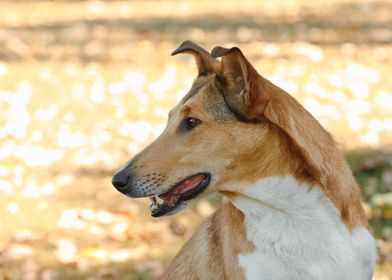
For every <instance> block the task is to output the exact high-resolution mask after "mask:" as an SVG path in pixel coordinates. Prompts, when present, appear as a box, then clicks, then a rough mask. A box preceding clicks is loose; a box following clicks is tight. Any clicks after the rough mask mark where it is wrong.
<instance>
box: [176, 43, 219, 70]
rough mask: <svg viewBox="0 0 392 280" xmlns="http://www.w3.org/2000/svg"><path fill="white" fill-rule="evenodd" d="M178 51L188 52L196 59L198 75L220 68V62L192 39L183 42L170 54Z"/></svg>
mask: <svg viewBox="0 0 392 280" xmlns="http://www.w3.org/2000/svg"><path fill="white" fill-rule="evenodd" d="M179 53H190V54H192V55H193V56H194V57H195V59H196V64H197V69H198V71H199V76H207V75H210V74H213V73H216V72H217V71H219V70H220V63H219V61H218V60H216V59H214V58H213V57H212V56H211V54H210V53H209V52H207V51H206V50H205V49H203V48H202V47H200V46H199V45H197V44H195V43H193V42H192V41H189V40H187V41H185V42H183V43H182V44H181V45H180V46H179V47H178V48H177V49H176V50H175V51H173V52H172V54H171V55H176V54H179Z"/></svg>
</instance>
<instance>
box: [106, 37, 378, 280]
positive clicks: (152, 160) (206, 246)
mask: <svg viewBox="0 0 392 280" xmlns="http://www.w3.org/2000/svg"><path fill="white" fill-rule="evenodd" d="M180 53H189V54H191V55H193V56H194V57H195V60H196V65H197V69H198V76H197V78H196V79H195V81H194V83H193V85H192V87H191V89H190V90H189V92H188V93H187V94H186V96H185V97H184V98H183V99H182V100H181V101H180V102H179V104H178V105H176V106H175V107H174V108H173V109H172V110H171V111H170V112H169V119H168V123H167V126H166V128H165V130H164V131H163V132H162V134H161V135H160V136H159V137H158V138H157V139H156V140H155V141H154V142H153V143H151V144H150V145H149V146H148V147H146V148H145V149H144V150H143V151H141V152H140V153H139V154H137V155H136V156H135V157H133V159H131V160H130V161H129V162H128V163H127V164H126V165H125V166H124V167H123V168H122V169H120V171H119V172H118V173H116V174H115V175H114V177H113V178H112V184H113V185H114V187H115V188H116V189H117V190H118V191H120V192H121V193H123V194H125V195H126V196H128V197H131V198H139V197H151V200H152V204H151V206H150V210H151V215H152V216H153V217H160V216H164V215H171V214H174V213H176V212H179V211H181V210H182V209H184V208H186V207H187V206H188V205H189V204H190V203H191V202H192V201H194V200H196V199H200V198H202V197H205V196H207V195H209V194H211V193H214V192H219V193H221V194H223V196H224V197H225V198H227V199H226V202H224V203H223V205H222V206H221V207H220V208H219V209H218V210H216V212H215V213H213V214H212V215H211V216H210V217H209V218H208V219H207V220H206V221H204V223H202V225H201V226H200V228H199V229H198V230H197V231H196V233H195V234H194V235H193V236H192V237H191V239H190V240H189V241H188V242H187V243H186V244H185V245H184V246H183V248H182V249H181V250H180V252H179V253H178V254H177V256H176V257H175V258H174V260H173V261H172V263H171V264H170V266H169V268H168V269H167V271H166V272H165V273H164V274H163V276H162V277H161V279H171V280H175V279H182V280H183V279H236V280H237V279H255V280H256V279H267V280H275V279H276V280H277V279H301V280H306V279H323V280H324V279H325V280H334V279H336V280H354V279H359V280H365V279H367V280H368V279H371V277H372V274H373V271H374V266H375V259H376V249H375V248H376V246H375V241H374V239H373V237H372V235H371V234H370V233H369V231H368V230H367V220H366V216H365V213H364V210H363V208H362V206H361V197H360V190H359V188H358V186H357V184H356V182H355V179H354V177H353V175H352V173H351V170H350V168H349V167H348V165H347V163H346V161H345V159H344V157H343V155H342V153H341V152H340V151H339V149H338V147H337V144H336V142H335V141H334V140H333V138H332V136H331V135H330V134H329V133H328V132H327V131H326V130H325V129H324V128H323V127H322V126H321V125H320V124H319V122H318V121H317V120H316V119H315V118H314V117H313V116H312V115H311V114H310V113H309V112H307V111H306V109H305V108H304V107H302V106H301V105H300V104H299V103H298V102H297V101H296V100H295V99H294V98H293V97H291V96H290V95H289V94H288V93H286V92H285V91H284V90H282V89H281V88H279V87H277V86H276V85H274V84H272V83H271V82H270V81H268V80H267V79H265V78H264V77H262V76H261V75H260V74H258V73H257V71H256V70H255V69H254V67H253V66H252V65H251V63H250V62H249V61H248V59H247V58H246V57H245V56H244V54H243V53H242V51H241V50H240V49H239V48H237V47H233V48H230V49H227V48H223V47H215V48H214V49H213V50H212V52H211V53H209V52H208V51H206V50H205V49H203V48H202V47H200V46H199V45H197V44H195V43H193V42H191V41H185V42H184V43H182V44H181V45H180V46H179V47H178V48H177V49H176V50H175V51H174V52H173V53H172V55H176V54H180ZM218 58H220V60H218Z"/></svg>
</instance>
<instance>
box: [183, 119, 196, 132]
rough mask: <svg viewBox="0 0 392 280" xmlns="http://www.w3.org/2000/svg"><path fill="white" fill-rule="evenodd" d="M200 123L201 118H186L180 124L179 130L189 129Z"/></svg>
mask: <svg viewBox="0 0 392 280" xmlns="http://www.w3.org/2000/svg"><path fill="white" fill-rule="evenodd" d="M200 123H201V120H199V119H196V118H186V119H185V120H183V122H182V123H181V125H180V129H181V131H190V130H192V129H194V128H195V127H196V126H198V125H199V124H200Z"/></svg>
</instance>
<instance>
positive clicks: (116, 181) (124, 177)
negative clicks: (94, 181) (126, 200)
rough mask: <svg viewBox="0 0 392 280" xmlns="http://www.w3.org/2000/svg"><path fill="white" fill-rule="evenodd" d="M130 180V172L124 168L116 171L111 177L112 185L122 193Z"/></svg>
mask: <svg viewBox="0 0 392 280" xmlns="http://www.w3.org/2000/svg"><path fill="white" fill-rule="evenodd" d="M131 181H132V177H131V173H130V172H129V171H127V170H124V169H123V170H120V171H119V172H117V173H116V174H115V175H114V176H113V178H112V184H113V186H114V187H115V188H116V189H117V190H118V191H120V192H122V193H125V192H126V190H127V186H128V185H129V183H130V182H131Z"/></svg>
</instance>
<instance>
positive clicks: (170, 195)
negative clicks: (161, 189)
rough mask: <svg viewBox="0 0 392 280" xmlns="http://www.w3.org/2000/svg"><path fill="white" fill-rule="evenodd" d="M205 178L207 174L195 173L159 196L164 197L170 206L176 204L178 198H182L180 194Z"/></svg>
mask: <svg viewBox="0 0 392 280" xmlns="http://www.w3.org/2000/svg"><path fill="white" fill-rule="evenodd" d="M204 178H205V175H203V174H200V175H195V176H193V177H191V178H189V179H187V180H185V181H183V182H181V183H180V184H178V185H176V186H175V187H174V188H173V189H172V190H171V191H169V192H167V193H165V194H163V195H160V196H159V197H160V198H162V199H164V200H165V201H166V203H167V204H168V205H169V206H174V205H175V204H176V203H177V201H178V199H179V198H180V194H181V193H184V192H186V191H188V190H190V189H192V188H193V187H195V186H196V185H197V184H199V183H200V182H201V181H202V180H203V179H204Z"/></svg>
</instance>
